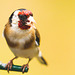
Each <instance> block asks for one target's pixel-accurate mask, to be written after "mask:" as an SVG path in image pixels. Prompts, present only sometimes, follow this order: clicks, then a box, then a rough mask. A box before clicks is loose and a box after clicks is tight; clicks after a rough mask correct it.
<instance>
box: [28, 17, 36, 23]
mask: <svg viewBox="0 0 75 75" xmlns="http://www.w3.org/2000/svg"><path fill="white" fill-rule="evenodd" d="M27 20H29V21H30V22H34V23H36V21H35V20H34V18H33V17H32V16H29V18H28V19H27Z"/></svg>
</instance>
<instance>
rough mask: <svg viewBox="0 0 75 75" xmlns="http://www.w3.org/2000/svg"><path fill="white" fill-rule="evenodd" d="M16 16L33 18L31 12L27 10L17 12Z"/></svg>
mask: <svg viewBox="0 0 75 75" xmlns="http://www.w3.org/2000/svg"><path fill="white" fill-rule="evenodd" d="M18 15H26V16H28V15H31V16H33V14H32V12H31V11H29V10H22V12H19V13H18Z"/></svg>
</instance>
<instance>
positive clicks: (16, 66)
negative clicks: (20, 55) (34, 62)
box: [0, 62, 28, 72]
mask: <svg viewBox="0 0 75 75" xmlns="http://www.w3.org/2000/svg"><path fill="white" fill-rule="evenodd" d="M5 66H6V64H4V63H2V62H0V69H1V70H7V68H5ZM9 70H10V69H9ZM10 71H18V72H22V69H21V66H19V65H12V68H11V70H10ZM24 72H28V68H27V67H26V68H25V70H24Z"/></svg>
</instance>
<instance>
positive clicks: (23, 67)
mask: <svg viewBox="0 0 75 75" xmlns="http://www.w3.org/2000/svg"><path fill="white" fill-rule="evenodd" d="M26 67H27V68H28V69H29V65H28V64H26V65H23V66H22V67H21V69H22V73H24V70H25V68H26Z"/></svg>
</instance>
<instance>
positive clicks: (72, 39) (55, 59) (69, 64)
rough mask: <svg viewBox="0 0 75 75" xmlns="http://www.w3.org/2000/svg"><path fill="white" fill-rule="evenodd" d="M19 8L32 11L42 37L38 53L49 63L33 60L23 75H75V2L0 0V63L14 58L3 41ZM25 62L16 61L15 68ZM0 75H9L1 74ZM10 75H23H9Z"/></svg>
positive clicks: (61, 0) (11, 73)
mask: <svg viewBox="0 0 75 75" xmlns="http://www.w3.org/2000/svg"><path fill="white" fill-rule="evenodd" d="M19 8H26V9H28V10H31V11H32V12H33V14H34V19H35V20H36V22H37V24H36V27H37V28H38V30H39V32H40V34H41V45H40V49H41V51H42V54H43V56H44V57H45V59H46V60H47V62H48V66H44V65H41V64H40V63H39V62H38V61H37V60H36V59H35V58H34V59H33V60H32V61H31V62H30V64H29V66H30V70H29V72H28V73H26V74H25V75H75V1H74V0H1V1H0V61H2V62H3V63H7V62H8V61H9V60H10V59H12V58H13V57H14V55H13V53H12V52H11V51H10V49H9V48H8V46H7V44H6V41H5V39H4V38H3V37H2V32H3V29H4V25H5V24H6V23H7V21H8V18H9V16H10V14H11V13H12V12H13V11H14V10H16V9H19ZM27 61H28V60H27V59H24V58H18V59H16V60H14V64H18V65H23V64H25V63H27ZM0 75H8V73H7V71H2V70H0ZM10 75H22V73H21V72H10Z"/></svg>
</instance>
